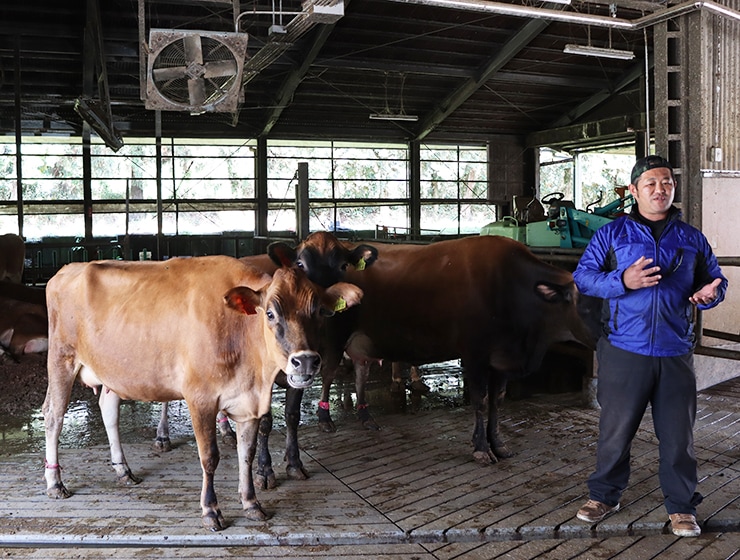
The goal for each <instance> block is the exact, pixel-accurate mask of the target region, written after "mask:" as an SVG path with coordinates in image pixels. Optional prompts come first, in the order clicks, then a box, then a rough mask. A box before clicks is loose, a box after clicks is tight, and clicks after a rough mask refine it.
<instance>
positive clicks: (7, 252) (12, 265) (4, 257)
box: [0, 233, 26, 283]
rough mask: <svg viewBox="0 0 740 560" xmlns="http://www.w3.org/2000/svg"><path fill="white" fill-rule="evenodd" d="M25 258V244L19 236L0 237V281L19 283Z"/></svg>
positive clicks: (11, 234)
mask: <svg viewBox="0 0 740 560" xmlns="http://www.w3.org/2000/svg"><path fill="white" fill-rule="evenodd" d="M25 258H26V244H25V243H24V241H23V238H22V237H21V236H20V235H15V234H14V233H6V234H5V235H0V280H10V281H11V282H17V283H20V281H21V279H22V278H23V265H24V263H25Z"/></svg>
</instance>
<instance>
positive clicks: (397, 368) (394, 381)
mask: <svg viewBox="0 0 740 560" xmlns="http://www.w3.org/2000/svg"><path fill="white" fill-rule="evenodd" d="M402 371H403V367H402V364H401V362H392V363H391V393H400V392H401V391H405V390H406V385H405V384H404V382H403V376H402V375H401V372H402Z"/></svg>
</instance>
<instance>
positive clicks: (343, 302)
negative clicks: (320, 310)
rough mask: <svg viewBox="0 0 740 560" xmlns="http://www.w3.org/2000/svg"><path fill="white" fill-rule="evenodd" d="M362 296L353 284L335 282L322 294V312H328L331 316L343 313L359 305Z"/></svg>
mask: <svg viewBox="0 0 740 560" xmlns="http://www.w3.org/2000/svg"><path fill="white" fill-rule="evenodd" d="M362 296H363V292H362V290H361V289H360V288H358V287H357V286H355V285H354V284H348V283H347V282H337V283H336V284H333V285H332V286H329V287H328V288H327V289H326V292H324V310H330V311H331V314H332V315H333V314H334V312H337V311H340V312H341V311H344V310H345V309H349V308H350V307H353V306H355V305H359V303H360V301H361V300H362Z"/></svg>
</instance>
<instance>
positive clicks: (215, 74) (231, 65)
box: [203, 60, 238, 78]
mask: <svg viewBox="0 0 740 560" xmlns="http://www.w3.org/2000/svg"><path fill="white" fill-rule="evenodd" d="M203 67H204V68H205V70H206V73H205V77H206V78H221V77H226V76H234V75H235V74H236V73H237V71H238V67H237V65H236V61H235V60H218V61H214V62H206V63H205V64H204V65H203Z"/></svg>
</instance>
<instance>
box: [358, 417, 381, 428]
mask: <svg viewBox="0 0 740 560" xmlns="http://www.w3.org/2000/svg"><path fill="white" fill-rule="evenodd" d="M362 426H363V427H364V428H365V429H367V430H376V431H378V430H380V426H379V425H378V423H377V422H375V419H374V418H372V417H371V418H367V419H366V420H362Z"/></svg>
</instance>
